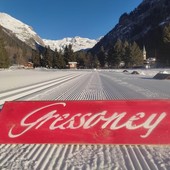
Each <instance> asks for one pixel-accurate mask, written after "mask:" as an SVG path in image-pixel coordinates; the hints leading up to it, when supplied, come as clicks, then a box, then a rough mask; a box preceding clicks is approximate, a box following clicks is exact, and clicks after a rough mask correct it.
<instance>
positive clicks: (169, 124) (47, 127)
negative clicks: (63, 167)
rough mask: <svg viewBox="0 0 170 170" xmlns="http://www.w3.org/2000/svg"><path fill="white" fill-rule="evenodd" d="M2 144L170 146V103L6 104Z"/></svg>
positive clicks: (0, 134) (1, 117) (0, 124)
mask: <svg viewBox="0 0 170 170" xmlns="http://www.w3.org/2000/svg"><path fill="white" fill-rule="evenodd" d="M0 143H29V144H30V143H57V144H59V143H62V144H65V143H67V144H68V143H70V144H170V100H136V101H134V100H118V101H42V102H36V101H30V102H6V103H5V104H4V107H3V109H2V110H1V112H0Z"/></svg>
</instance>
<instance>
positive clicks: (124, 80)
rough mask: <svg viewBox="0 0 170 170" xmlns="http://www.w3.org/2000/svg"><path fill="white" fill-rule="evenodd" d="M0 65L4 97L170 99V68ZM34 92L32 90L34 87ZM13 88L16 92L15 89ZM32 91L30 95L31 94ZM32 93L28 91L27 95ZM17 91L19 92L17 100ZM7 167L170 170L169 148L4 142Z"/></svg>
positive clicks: (1, 160) (1, 163)
mask: <svg viewBox="0 0 170 170" xmlns="http://www.w3.org/2000/svg"><path fill="white" fill-rule="evenodd" d="M127 71H128V72H123V70H48V69H41V68H40V69H36V70H24V69H23V70H11V69H9V70H0V79H1V84H0V101H2V100H4V99H6V100H8V99H9V98H10V97H16V99H15V100H104V99H105V100H107V99H113V100H116V99H138V98H142V99H155V98H161V99H162V98H166V99H167V98H168V99H170V89H169V87H170V86H169V84H170V81H169V80H154V79H153V76H155V75H156V74H157V73H159V72H162V73H165V74H167V73H170V69H148V70H147V69H146V70H145V69H141V70H135V71H138V72H139V73H140V74H139V75H132V74H131V73H132V72H133V71H134V70H127ZM31 91H32V92H31ZM13 92H14V93H13ZM26 93H27V94H26ZM28 93H29V94H28ZM17 95H20V96H19V98H18V99H17ZM0 169H2V170H9V169H10V170H15V169H18V170H28V169H30V170H46V169H48V170H63V169H65V170H99V169H100V170H169V169H170V147H169V146H150V145H140V146H138V145H133V146H132V145H127V146H126V145H69V144H68V145H52V144H42V145H39V144H31V145H30V144H29V145H27V144H19V145H16V144H8V145H6V144H1V145H0Z"/></svg>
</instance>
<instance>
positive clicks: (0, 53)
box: [0, 39, 9, 68]
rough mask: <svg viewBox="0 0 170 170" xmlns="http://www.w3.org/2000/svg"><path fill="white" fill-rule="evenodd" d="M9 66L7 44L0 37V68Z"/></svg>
mask: <svg viewBox="0 0 170 170" xmlns="http://www.w3.org/2000/svg"><path fill="white" fill-rule="evenodd" d="M8 67H9V57H8V55H7V52H6V49H5V45H4V42H3V40H2V39H0V68H8Z"/></svg>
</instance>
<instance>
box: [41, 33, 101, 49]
mask: <svg viewBox="0 0 170 170" xmlns="http://www.w3.org/2000/svg"><path fill="white" fill-rule="evenodd" d="M97 42H98V41H97V40H94V39H89V38H82V37H79V36H76V37H73V38H71V37H67V38H63V39H62V40H47V39H44V43H45V44H46V46H50V48H51V49H52V50H55V49H57V50H63V49H64V47H65V46H66V45H70V44H71V45H72V49H73V51H79V50H85V49H89V48H92V47H93V46H94V45H95V44H96V43H97Z"/></svg>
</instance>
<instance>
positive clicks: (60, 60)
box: [53, 49, 66, 69]
mask: <svg viewBox="0 0 170 170" xmlns="http://www.w3.org/2000/svg"><path fill="white" fill-rule="evenodd" d="M65 67H66V63H65V61H64V57H63V55H62V51H61V50H60V51H57V49H56V50H55V54H54V58H53V68H58V69H63V68H65Z"/></svg>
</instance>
